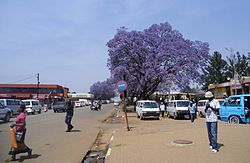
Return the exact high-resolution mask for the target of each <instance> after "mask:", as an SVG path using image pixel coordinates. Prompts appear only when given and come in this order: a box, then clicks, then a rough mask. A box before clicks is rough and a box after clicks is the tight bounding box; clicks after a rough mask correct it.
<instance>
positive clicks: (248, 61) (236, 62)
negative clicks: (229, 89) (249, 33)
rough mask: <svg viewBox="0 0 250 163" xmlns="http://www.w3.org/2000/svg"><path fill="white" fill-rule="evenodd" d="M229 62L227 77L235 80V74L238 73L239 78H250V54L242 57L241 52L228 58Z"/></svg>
mask: <svg viewBox="0 0 250 163" xmlns="http://www.w3.org/2000/svg"><path fill="white" fill-rule="evenodd" d="M227 60H228V68H227V69H228V72H227V76H228V77H230V78H234V73H237V74H238V76H239V77H242V76H250V53H248V56H245V55H244V54H243V55H241V54H240V53H239V52H237V53H236V55H235V54H233V55H232V56H230V57H227Z"/></svg>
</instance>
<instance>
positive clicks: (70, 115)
mask: <svg viewBox="0 0 250 163" xmlns="http://www.w3.org/2000/svg"><path fill="white" fill-rule="evenodd" d="M66 112H67V113H66V117H65V123H66V124H67V130H66V132H70V131H71V130H72V129H73V127H74V126H73V125H72V124H71V120H72V118H73V115H74V102H73V101H71V100H69V102H68V104H67V110H66Z"/></svg>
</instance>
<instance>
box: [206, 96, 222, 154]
mask: <svg viewBox="0 0 250 163" xmlns="http://www.w3.org/2000/svg"><path fill="white" fill-rule="evenodd" d="M205 97H206V98H207V99H208V101H207V102H206V105H205V113H206V125H207V131H208V138H209V148H210V149H211V150H212V152H214V153H216V152H218V150H217V149H218V144H217V129H218V117H217V113H218V111H219V108H220V103H219V101H218V100H216V99H214V95H213V93H212V92H210V91H208V92H206V93H205Z"/></svg>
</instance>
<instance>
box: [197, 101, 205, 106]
mask: <svg viewBox="0 0 250 163" xmlns="http://www.w3.org/2000/svg"><path fill="white" fill-rule="evenodd" d="M205 103H206V102H198V106H205Z"/></svg>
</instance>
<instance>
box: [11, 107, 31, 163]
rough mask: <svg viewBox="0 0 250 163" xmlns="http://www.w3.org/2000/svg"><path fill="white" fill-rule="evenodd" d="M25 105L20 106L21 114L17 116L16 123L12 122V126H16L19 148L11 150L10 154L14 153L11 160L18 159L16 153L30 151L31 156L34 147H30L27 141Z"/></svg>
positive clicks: (29, 155)
mask: <svg viewBox="0 0 250 163" xmlns="http://www.w3.org/2000/svg"><path fill="white" fill-rule="evenodd" d="M25 108H26V107H25V105H23V104H22V105H20V107H19V108H18V112H19V115H18V116H17V117H16V121H15V123H14V124H11V125H10V127H11V128H13V127H15V134H16V142H17V148H14V149H12V150H11V151H9V155H12V157H11V160H10V161H15V160H16V155H17V154H19V153H26V152H27V153H28V157H29V158H30V157H31V154H32V149H30V148H29V147H28V146H27V145H26V144H25V143H24V140H25V134H26V114H25Z"/></svg>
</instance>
